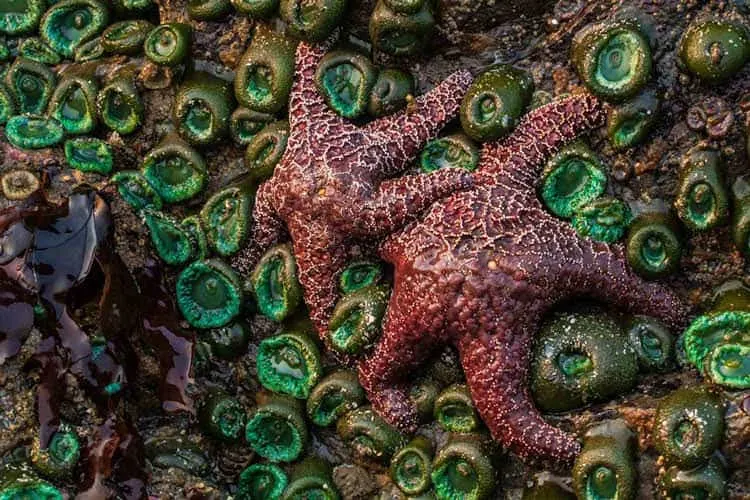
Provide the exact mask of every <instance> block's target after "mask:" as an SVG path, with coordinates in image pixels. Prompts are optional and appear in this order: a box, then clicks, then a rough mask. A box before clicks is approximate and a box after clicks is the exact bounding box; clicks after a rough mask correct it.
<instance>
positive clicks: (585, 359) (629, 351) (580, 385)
mask: <svg viewBox="0 0 750 500" xmlns="http://www.w3.org/2000/svg"><path fill="white" fill-rule="evenodd" d="M637 376H638V361H637V357H636V355H635V352H634V351H633V348H632V347H631V346H630V344H629V343H628V339H627V337H626V336H625V335H624V332H623V331H622V328H621V327H620V325H619V323H618V322H617V321H616V320H615V319H614V318H613V317H611V316H609V315H607V314H604V313H598V312H590V313H587V312H584V313H556V314H555V315H553V316H552V317H551V318H550V319H549V320H548V321H547V322H545V323H544V325H543V326H542V328H541V330H540V332H539V335H538V336H537V339H536V341H535V345H534V350H533V358H532V362H531V391H532V394H533V396H534V401H535V402H536V404H537V406H538V407H539V408H541V409H542V410H543V411H551V412H560V411H567V410H571V409H573V408H578V407H581V406H583V405H585V404H587V403H591V402H595V401H606V400H607V399H610V398H612V397H613V396H616V395H619V394H623V393H625V392H627V391H628V390H630V389H631V388H633V387H634V386H635V384H636V382H637Z"/></svg>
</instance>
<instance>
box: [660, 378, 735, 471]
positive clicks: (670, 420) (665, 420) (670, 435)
mask: <svg viewBox="0 0 750 500" xmlns="http://www.w3.org/2000/svg"><path fill="white" fill-rule="evenodd" d="M723 437H724V404H723V403H722V401H721V398H720V397H719V395H718V394H716V393H714V392H712V391H711V390H710V389H708V388H705V387H690V388H682V389H678V390H676V391H675V392H673V393H672V394H670V395H669V396H668V397H666V398H665V399H663V400H662V401H661V402H660V403H659V406H658V407H657V409H656V423H655V424H654V430H653V439H654V447H655V448H656V450H657V451H658V452H659V453H660V454H661V455H662V456H663V457H664V459H665V460H666V462H667V463H668V464H670V465H677V466H679V467H680V468H682V469H690V468H693V467H697V466H699V465H701V464H703V463H705V462H707V461H708V460H709V459H710V458H711V456H712V455H713V453H714V452H715V451H716V450H717V449H718V448H719V446H720V445H721V440H722V439H723Z"/></svg>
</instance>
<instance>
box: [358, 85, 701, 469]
mask: <svg viewBox="0 0 750 500" xmlns="http://www.w3.org/2000/svg"><path fill="white" fill-rule="evenodd" d="M603 120H604V111H603V109H602V106H601V104H600V103H599V101H598V100H597V99H596V98H595V97H593V96H590V95H580V96H573V97H570V98H567V99H564V100H560V101H557V102H553V103H551V104H548V105H546V106H544V107H541V108H539V109H537V110H535V111H533V112H531V113H530V114H528V115H527V116H526V117H525V118H524V119H523V120H522V122H521V123H520V124H519V126H518V127H517V128H516V130H515V131H514V133H513V134H512V135H511V136H509V137H508V138H506V139H505V140H502V141H495V142H493V143H488V144H486V145H485V146H484V148H483V150H482V154H481V158H480V165H479V169H478V170H477V172H476V173H475V179H474V186H473V187H472V188H470V189H469V190H466V191H462V192H458V193H454V194H453V195H451V196H450V197H447V198H445V199H444V200H441V201H438V202H437V203H435V204H434V205H433V206H432V207H430V208H429V209H428V210H426V211H425V212H424V214H423V215H422V218H421V220H418V221H414V222H412V223H410V224H409V225H408V226H407V227H405V228H404V229H403V230H402V231H400V232H398V233H394V234H393V235H391V236H390V237H388V238H386V239H385V240H384V241H383V242H382V244H381V247H380V253H381V256H382V257H383V258H384V259H385V260H386V261H388V262H391V263H392V264H393V265H394V288H393V292H392V295H391V297H390V301H389V306H388V310H387V313H386V317H385V319H384V323H383V335H382V337H381V338H380V340H379V342H378V344H377V345H376V346H375V348H374V350H373V351H372V352H371V353H370V354H369V355H368V356H367V357H366V358H365V359H364V360H362V361H361V362H360V364H359V367H358V370H359V378H360V382H361V383H362V386H363V387H364V388H365V390H366V391H367V393H368V398H369V400H370V402H371V403H372V404H373V407H374V408H375V410H376V411H377V412H378V413H379V414H380V415H382V416H383V417H384V418H385V419H386V420H387V421H388V422H390V423H391V424H393V425H395V426H397V427H399V428H401V429H403V430H408V431H413V430H415V429H416V426H417V413H416V409H415V408H414V405H413V403H411V402H410V400H409V397H408V387H409V382H410V379H412V378H413V374H414V373H416V371H415V369H417V368H418V366H419V365H420V363H422V362H423V361H424V360H425V359H426V358H427V357H428V356H429V355H430V353H432V352H434V351H435V348H436V347H438V346H440V345H443V344H446V343H452V344H454V345H455V346H456V347H457V348H458V350H459V354H460V358H461V363H462V365H463V368H464V371H465V374H466V379H467V383H468V386H469V388H470V391H471V394H472V398H473V400H474V403H475V404H476V407H477V410H478V412H479V414H480V416H481V417H482V419H483V420H484V422H485V423H486V424H487V426H488V427H489V429H490V431H491V433H492V436H493V438H494V439H495V440H496V441H498V442H499V443H501V444H502V445H504V446H505V447H507V448H509V449H511V450H513V451H514V452H516V453H517V454H518V455H520V456H521V457H522V458H538V459H542V460H544V459H547V460H549V459H552V460H555V461H565V462H569V461H571V460H572V459H573V458H574V457H575V456H576V455H577V453H578V451H579V450H580V445H579V443H578V442H577V440H576V439H575V438H574V437H573V436H572V435H569V434H567V433H565V432H563V431H562V430H560V429H557V428H555V427H553V426H552V425H550V424H548V423H547V422H545V421H544V420H543V419H542V417H541V415H540V413H539V411H538V410H537V409H536V408H535V407H534V404H533V402H532V399H531V397H530V394H529V390H528V386H527V374H528V367H529V357H530V347H531V345H532V341H533V336H534V334H535V332H536V331H537V330H538V326H539V323H540V320H541V319H542V316H543V315H544V313H545V311H547V310H548V309H549V308H550V307H552V306H553V305H554V304H556V303H558V302H560V301H563V300H566V299H570V298H573V297H577V296H581V295H587V296H590V297H592V298H596V299H600V300H603V301H605V302H608V303H610V304H613V305H615V306H618V307H621V308H623V309H625V310H628V311H630V312H634V313H635V312H637V313H639V314H646V315H650V316H654V317H658V318H660V319H662V320H663V321H665V322H666V323H667V324H669V325H671V326H674V327H677V326H679V325H682V324H683V322H684V320H685V317H686V309H685V307H684V306H683V304H682V302H681V301H680V299H679V298H678V297H677V296H676V295H675V294H673V293H672V292H671V291H670V290H669V289H667V288H665V287H664V286H662V285H659V284H654V283H648V282H645V281H644V280H643V279H641V278H640V277H638V276H637V275H635V274H634V272H633V271H632V269H631V268H630V267H629V265H628V263H627V260H626V257H625V252H624V249H623V247H622V246H621V245H619V244H614V245H606V244H603V243H598V242H595V241H593V240H589V239H582V238H581V237H579V236H578V235H577V234H576V232H575V231H574V230H573V229H572V228H571V225H570V224H569V223H568V222H567V221H563V220H559V219H556V218H554V217H553V216H552V215H550V214H549V213H548V212H547V211H545V209H544V207H543V206H542V204H541V202H540V201H539V199H538V198H537V195H536V190H535V184H536V182H537V178H538V176H539V174H540V170H541V168H542V165H543V163H544V161H545V160H546V159H547V158H548V157H549V156H550V155H551V154H552V153H553V152H555V151H556V150H558V149H559V148H560V147H561V146H562V145H563V144H564V143H565V142H567V141H569V140H571V139H573V138H574V137H575V136H577V135H578V134H580V133H582V132H584V131H587V130H591V129H593V128H595V127H598V126H600V125H601V124H602V123H603Z"/></svg>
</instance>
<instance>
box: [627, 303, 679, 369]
mask: <svg viewBox="0 0 750 500" xmlns="http://www.w3.org/2000/svg"><path fill="white" fill-rule="evenodd" d="M626 329H627V332H628V339H629V341H630V345H631V346H632V347H633V349H634V350H635V353H636V355H637V356H638V365H639V366H640V367H641V370H642V371H645V372H664V371H667V370H669V369H670V368H672V366H673V365H674V359H675V339H674V336H673V335H672V333H671V332H670V331H669V328H668V327H667V326H666V325H665V324H664V323H662V322H661V321H659V320H657V319H655V318H651V317H648V316H633V317H632V318H630V320H629V321H628V322H627V325H626Z"/></svg>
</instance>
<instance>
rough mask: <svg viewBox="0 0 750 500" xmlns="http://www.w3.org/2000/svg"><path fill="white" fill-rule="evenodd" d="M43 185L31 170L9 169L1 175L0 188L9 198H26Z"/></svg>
mask: <svg viewBox="0 0 750 500" xmlns="http://www.w3.org/2000/svg"><path fill="white" fill-rule="evenodd" d="M41 185H42V183H41V182H40V181H39V178H38V177H37V176H36V175H35V174H34V173H33V172H31V171H29V170H24V169H16V170H9V171H6V172H4V173H3V174H2V175H0V188H2V193H3V195H4V196H5V197H6V198H7V199H9V200H25V199H26V198H28V197H29V196H31V195H32V194H33V193H34V192H35V191H36V190H38V189H39V188H40V187H41Z"/></svg>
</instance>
